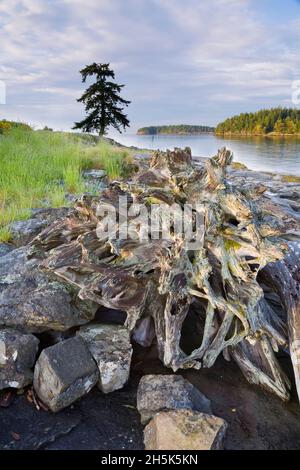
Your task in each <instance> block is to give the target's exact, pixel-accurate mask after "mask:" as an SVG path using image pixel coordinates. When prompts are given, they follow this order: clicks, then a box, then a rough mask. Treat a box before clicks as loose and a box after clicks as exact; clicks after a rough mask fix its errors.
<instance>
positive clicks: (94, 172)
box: [82, 169, 106, 180]
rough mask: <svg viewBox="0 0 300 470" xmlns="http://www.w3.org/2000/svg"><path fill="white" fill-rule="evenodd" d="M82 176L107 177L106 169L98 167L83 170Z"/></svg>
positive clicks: (89, 177)
mask: <svg viewBox="0 0 300 470" xmlns="http://www.w3.org/2000/svg"><path fill="white" fill-rule="evenodd" d="M82 176H83V177H84V178H87V179H94V180H102V179H103V178H105V177H106V171H105V170H97V169H93V170H85V171H83V173H82Z"/></svg>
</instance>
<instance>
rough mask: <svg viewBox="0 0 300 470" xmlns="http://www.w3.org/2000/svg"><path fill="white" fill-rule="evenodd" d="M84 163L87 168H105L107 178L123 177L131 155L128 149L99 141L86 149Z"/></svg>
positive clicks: (130, 160)
mask: <svg viewBox="0 0 300 470" xmlns="http://www.w3.org/2000/svg"><path fill="white" fill-rule="evenodd" d="M86 158H87V162H86V164H87V165H88V166H89V168H97V169H103V170H105V172H106V174H107V176H108V178H109V180H114V179H118V178H123V177H124V176H127V175H128V174H129V172H130V165H131V164H132V161H133V159H132V155H131V153H130V152H129V150H127V149H124V148H122V147H117V146H114V145H111V144H109V143H108V142H105V141H104V140H102V141H100V142H99V143H98V144H97V145H95V146H94V147H88V148H87V149H86Z"/></svg>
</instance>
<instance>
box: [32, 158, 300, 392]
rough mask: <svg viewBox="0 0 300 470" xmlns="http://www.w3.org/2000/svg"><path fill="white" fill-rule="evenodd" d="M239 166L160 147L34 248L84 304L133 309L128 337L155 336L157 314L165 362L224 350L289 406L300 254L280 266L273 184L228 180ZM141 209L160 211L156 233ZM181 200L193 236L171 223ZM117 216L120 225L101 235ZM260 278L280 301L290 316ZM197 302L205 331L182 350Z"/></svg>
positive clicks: (298, 329) (181, 364)
mask: <svg viewBox="0 0 300 470" xmlns="http://www.w3.org/2000/svg"><path fill="white" fill-rule="evenodd" d="M231 161H232V154H231V152H230V151H228V150H226V149H221V150H220V151H219V152H218V154H217V155H216V156H215V157H213V158H211V159H209V160H208V161H207V163H206V164H205V167H204V168H198V167H195V166H194V164H193V161H192V158H191V152H190V150H189V149H185V150H184V151H182V150H179V149H175V150H174V151H173V152H170V151H167V152H166V153H164V152H157V153H155V154H154V155H153V157H152V159H151V163H150V167H149V168H148V169H146V170H143V171H140V172H139V173H137V174H136V175H135V176H134V177H133V178H132V179H131V180H130V181H127V182H115V183H113V184H111V185H110V186H109V188H108V189H107V190H106V191H104V192H103V193H102V194H100V196H98V197H90V196H84V197H82V198H81V199H80V200H78V202H77V203H76V205H75V210H74V213H73V214H71V215H70V216H69V217H67V218H65V219H62V220H60V221H58V222H57V223H56V224H54V225H52V226H50V227H49V228H47V229H46V230H44V231H43V232H42V233H41V234H40V235H39V236H38V237H37V238H36V239H35V240H34V241H33V242H32V256H39V257H41V258H42V261H41V267H43V268H44V269H46V270H50V271H51V272H53V273H55V275H56V276H58V277H59V278H61V279H62V280H63V281H64V282H67V283H69V284H71V285H72V286H74V288H75V289H77V290H78V295H79V297H80V298H81V299H89V300H91V301H93V302H96V303H97V304H99V305H103V306H106V307H108V308H113V309H120V310H123V311H126V313H127V320H126V325H127V327H128V329H129V330H130V331H135V332H136V329H137V328H138V329H139V330H141V329H143V325H145V329H147V328H148V327H149V325H151V323H150V322H149V317H151V318H152V319H153V322H154V327H155V335H156V339H157V345H158V351H159V356H160V359H161V360H162V361H163V363H164V364H165V365H166V366H167V367H170V368H172V369H173V370H174V371H177V370H178V369H180V368H196V369H200V368H201V367H211V366H212V365H213V364H214V362H215V361H216V359H217V357H218V356H219V355H220V354H221V353H223V354H224V356H225V358H227V359H230V357H232V358H233V359H234V360H235V361H236V362H237V363H238V365H239V366H240V368H241V370H242V372H243V373H244V375H245V377H246V378H247V379H248V380H249V382H251V383H255V384H259V385H261V386H262V387H264V388H266V389H267V390H269V391H272V392H274V393H276V394H277V395H278V396H279V397H280V398H282V399H283V400H288V399H289V388H290V383H289V381H288V379H287V377H286V375H285V374H284V372H283V371H282V370H281V368H280V366H279V364H278V361H277V359H276V356H275V353H276V352H277V351H278V348H284V349H286V348H288V346H290V351H291V356H292V360H293V363H294V370H295V376H296V381H297V385H298V387H299V390H300V383H299V380H300V378H299V377H300V368H299V366H298V364H297V361H298V360H299V358H300V343H299V341H300V320H299V315H300V312H299V271H297V269H298V268H297V269H296V271H297V272H298V274H295V272H294V271H295V266H297V267H298V260H299V257H298V258H297V260H294V259H292V258H286V259H285V260H284V256H285V254H286V253H288V250H289V246H288V244H287V243H286V241H285V239H284V236H285V232H286V225H285V224H284V223H282V220H280V217H278V211H277V209H276V206H275V205H273V206H272V205H271V206H270V205H268V204H266V200H265V199H264V190H265V188H263V187H262V186H261V185H259V186H258V187H256V188H255V187H254V188H251V189H249V188H236V187H234V186H233V185H231V184H230V181H229V180H228V178H227V175H226V169H227V166H228V165H230V164H231ZM120 198H121V201H122V204H121V206H120ZM139 204H143V207H146V208H147V209H148V210H149V211H150V210H151V211H152V210H153V212H155V211H156V219H155V220H156V222H157V225H156V229H155V230H152V231H150V230H149V227H148V225H149V216H148V215H146V216H145V214H144V216H143V217H137V212H138V210H137V208H138V207H139V206H138V205H139ZM174 205H176V207H177V211H178V210H179V212H180V210H182V211H183V209H184V208H185V207H188V208H189V216H190V220H191V221H192V222H191V223H190V226H189V230H188V235H187V232H186V231H185V232H183V233H181V234H180V233H179V232H178V230H175V228H176V227H175V225H176V224H177V223H178V220H179V219H177V218H176V217H177V216H176V215H174V216H172V217H171V223H169V225H167V226H166V224H165V221H166V220H167V219H168V217H169V216H170V213H171V212H172V210H173V207H174ZM112 206H113V208H115V213H114V215H112V213H113V212H114V211H112ZM272 207H273V209H274V207H275V209H274V210H272ZM125 212H126V214H127V215H126V217H127V219H128V221H129V226H128V225H126V224H125V222H124V220H125V219H126V217H125ZM151 213H152V212H151ZM108 214H110V215H108ZM139 215H141V214H140V212H139ZM177 215H178V212H177ZM113 219H114V221H115V222H116V224H115V225H116V227H115V229H114V230H106V231H105V230H104V227H107V226H111V222H112V221H113ZM168 220H169V219H168ZM291 223H293V221H290V222H289V224H291ZM289 227H290V225H289ZM152 228H153V227H151V229H152ZM177 228H178V227H177ZM125 232H126V234H127V236H124V233H125ZM166 233H167V235H168V236H166ZM120 234H122V235H123V236H120ZM128 234H129V236H128ZM141 234H142V235H141ZM162 234H164V236H161V235H162ZM283 260H284V261H283ZM290 264H291V265H290ZM293 266H294V267H293ZM258 275H259V276H261V279H262V281H260V282H258ZM262 283H263V284H265V285H269V286H272V289H273V290H274V292H276V294H277V295H278V296H279V298H280V302H281V307H282V308H283V315H282V312H281V314H280V312H279V311H277V310H276V309H275V308H273V306H272V304H271V303H270V302H269V301H268V299H267V298H266V296H265V292H264V290H263V288H262ZM192 304H193V308H194V310H196V312H197V315H198V317H199V325H200V330H201V334H200V333H199V344H198V347H197V348H196V349H194V350H193V351H192V352H191V353H186V352H184V351H183V349H182V347H181V343H180V339H181V332H182V326H183V323H184V321H185V320H186V318H187V315H188V312H189V309H190V307H191V305H192ZM284 313H285V314H286V315H287V317H285V315H284ZM287 318H288V319H287ZM144 333H145V332H144Z"/></svg>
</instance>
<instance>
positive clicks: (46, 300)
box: [0, 247, 97, 332]
mask: <svg viewBox="0 0 300 470" xmlns="http://www.w3.org/2000/svg"><path fill="white" fill-rule="evenodd" d="M96 310H97V307H96V306H95V305H93V303H92V302H85V301H82V300H81V299H79V298H78V297H77V292H76V291H74V290H73V289H72V288H70V286H66V285H64V283H63V282H58V281H57V279H55V278H51V277H50V276H49V275H47V274H45V273H43V272H42V271H41V270H40V269H39V268H38V262H37V260H28V259H27V248H26V247H24V248H23V247H22V248H18V249H16V250H14V251H11V252H10V253H8V254H6V255H5V256H2V257H0V326H5V327H11V328H17V329H20V330H22V331H25V332H42V331H48V330H58V331H65V330H68V329H69V328H71V327H73V326H76V325H83V324H85V323H88V322H89V321H91V320H92V319H93V317H94V314H95V312H96Z"/></svg>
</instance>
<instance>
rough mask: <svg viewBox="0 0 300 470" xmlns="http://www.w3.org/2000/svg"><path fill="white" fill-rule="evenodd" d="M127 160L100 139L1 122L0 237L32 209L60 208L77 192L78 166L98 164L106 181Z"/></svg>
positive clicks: (124, 168)
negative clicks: (3, 128)
mask: <svg viewBox="0 0 300 470" xmlns="http://www.w3.org/2000/svg"><path fill="white" fill-rule="evenodd" d="M2 122H3V121H2ZM9 124H10V123H9ZM131 159H132V156H131V154H130V152H128V151H127V150H124V149H122V148H118V147H116V146H114V145H112V144H110V143H107V142H105V141H104V140H102V141H98V142H97V143H94V139H93V138H92V137H91V138H90V139H88V138H87V137H83V138H81V136H80V135H73V134H65V133H58V132H51V131H33V130H30V128H29V127H28V128H27V127H23V126H15V125H13V124H12V125H11V126H7V129H6V130H5V132H4V133H2V135H1V136H0V241H2V242H5V241H8V240H9V238H10V232H9V224H10V223H11V222H13V221H15V220H22V219H26V218H28V217H30V214H31V209H32V208H38V207H47V206H50V207H61V206H64V205H67V201H66V195H67V194H68V193H72V194H80V193H82V192H83V191H84V189H85V185H84V180H83V178H82V171H83V170H86V169H91V168H99V169H100V168H101V169H104V170H105V171H106V173H107V175H108V178H109V179H115V178H121V177H123V176H125V175H126V174H127V173H128V171H129V168H130V165H129V164H130V163H131Z"/></svg>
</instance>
